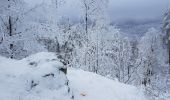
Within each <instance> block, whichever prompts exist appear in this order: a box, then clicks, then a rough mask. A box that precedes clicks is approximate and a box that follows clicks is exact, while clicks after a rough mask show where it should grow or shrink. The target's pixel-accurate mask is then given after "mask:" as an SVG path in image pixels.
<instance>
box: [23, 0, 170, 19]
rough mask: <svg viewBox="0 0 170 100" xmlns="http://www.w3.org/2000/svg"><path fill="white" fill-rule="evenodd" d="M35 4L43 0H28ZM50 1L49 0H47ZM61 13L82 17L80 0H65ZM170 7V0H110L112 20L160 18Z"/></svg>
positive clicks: (109, 10)
mask: <svg viewBox="0 0 170 100" xmlns="http://www.w3.org/2000/svg"><path fill="white" fill-rule="evenodd" d="M26 1H27V2H31V4H34V3H35V2H37V1H38V2H39V1H42V0H26ZM47 1H48V0H47ZM65 1H66V2H67V3H66V4H65V5H64V6H62V10H61V11H60V13H61V14H62V15H64V16H71V18H74V19H78V18H80V17H81V16H80V11H81V9H80V4H79V3H80V1H81V0H65ZM168 7H170V0H110V2H109V6H108V15H109V17H110V19H111V20H112V21H124V20H152V19H159V18H161V17H162V15H163V13H164V12H165V11H166V10H167V9H168Z"/></svg>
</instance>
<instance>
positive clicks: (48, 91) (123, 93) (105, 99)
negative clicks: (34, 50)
mask: <svg viewBox="0 0 170 100" xmlns="http://www.w3.org/2000/svg"><path fill="white" fill-rule="evenodd" d="M60 68H64V67H63V65H62V63H60V62H59V60H58V59H57V58H56V55H55V54H53V53H44V52H43V53H38V54H36V55H32V56H30V57H27V58H25V59H23V60H11V59H7V58H4V57H0V100H73V99H72V98H71V97H72V95H74V100H147V99H146V98H145V97H144V95H143V92H142V91H140V89H137V88H136V87H134V86H130V85H125V84H122V83H119V82H117V81H114V80H110V79H107V78H105V77H102V76H100V75H96V74H93V73H91V72H86V71H83V70H77V69H71V68H69V69H68V75H67V76H66V75H65V74H64V73H63V72H62V71H61V70H60ZM67 78H68V79H69V85H67V83H68V79H67Z"/></svg>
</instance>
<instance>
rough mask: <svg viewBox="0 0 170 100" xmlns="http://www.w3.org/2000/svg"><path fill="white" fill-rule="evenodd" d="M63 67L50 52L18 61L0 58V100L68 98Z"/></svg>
mask: <svg viewBox="0 0 170 100" xmlns="http://www.w3.org/2000/svg"><path fill="white" fill-rule="evenodd" d="M62 68H63V69H64V66H63V64H62V63H60V62H59V60H57V58H56V56H55V54H53V53H38V54H36V55H33V56H30V57H28V58H25V59H23V60H19V61H18V60H11V59H6V58H3V57H0V100H70V99H71V94H70V93H69V92H70V89H69V87H68V80H67V77H66V75H65V73H64V72H62V70H61V69H62Z"/></svg>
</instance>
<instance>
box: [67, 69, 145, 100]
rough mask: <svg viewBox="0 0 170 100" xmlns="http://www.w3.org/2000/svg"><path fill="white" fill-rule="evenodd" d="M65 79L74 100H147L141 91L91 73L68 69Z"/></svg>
mask: <svg viewBox="0 0 170 100" xmlns="http://www.w3.org/2000/svg"><path fill="white" fill-rule="evenodd" d="M67 77H68V79H69V81H70V86H71V88H72V90H73V93H74V96H75V100H147V99H146V98H145V96H144V94H143V92H142V91H141V89H138V88H136V87H134V86H131V85H125V84H122V83H120V82H118V81H114V80H111V79H108V78H105V77H103V76H100V75H97V74H93V73H91V72H86V71H83V70H76V69H69V70H68V75H67Z"/></svg>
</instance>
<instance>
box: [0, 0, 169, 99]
mask: <svg viewBox="0 0 170 100" xmlns="http://www.w3.org/2000/svg"><path fill="white" fill-rule="evenodd" d="M110 1H112V0H0V70H1V71H0V88H2V87H4V86H6V85H5V84H7V83H8V84H14V85H15V84H18V85H16V86H19V84H20V83H21V82H25V80H24V79H25V78H28V80H29V79H30V83H29V86H30V87H31V88H30V90H29V91H31V89H32V88H36V87H38V85H39V86H46V81H45V82H43V79H41V78H40V76H42V77H43V78H46V77H49V76H50V77H54V76H55V75H58V74H54V73H58V71H62V72H64V74H62V75H60V73H59V75H58V76H57V77H54V79H50V78H49V80H48V81H51V83H50V82H49V83H48V86H47V87H48V88H50V89H52V88H53V89H54V88H56V89H58V87H55V82H56V83H57V82H59V81H60V82H61V84H62V85H61V84H60V83H57V86H63V84H66V83H67V85H68V87H69V76H67V75H66V76H67V77H68V78H67V77H65V74H67V73H68V75H70V74H71V73H70V74H69V71H70V70H72V71H71V72H72V73H74V70H77V69H81V70H83V71H88V72H90V73H93V74H95V75H100V76H101V77H105V78H107V79H109V80H113V81H118V82H120V84H125V85H130V86H135V87H137V88H140V89H142V91H143V94H144V96H146V98H147V99H148V100H170V10H168V7H167V8H166V10H163V11H162V12H163V13H160V16H162V15H163V16H162V17H161V18H160V19H159V20H160V23H161V24H159V25H158V27H154V25H153V26H152V25H150V26H148V27H147V28H144V27H139V28H140V30H146V31H144V33H140V32H138V29H134V28H133V27H128V29H129V30H133V32H134V33H133V34H130V32H131V31H129V32H128V33H126V31H122V29H121V28H122V27H121V26H119V24H116V23H113V21H112V17H114V16H112V17H110V15H109V13H108V8H109V5H110ZM113 1H114V0H113ZM132 1H133V0H132ZM70 2H72V3H70ZM169 4H170V2H169ZM68 7H72V8H74V9H70V8H68ZM68 9H69V10H68ZM66 10H68V11H66ZM118 11H119V10H118ZM113 15H114V13H113ZM70 16H71V17H70ZM122 16H123V15H122ZM115 20H118V19H115ZM146 22H147V21H146ZM129 23H130V22H129ZM148 23H149V22H148ZM131 24H133V23H131ZM135 25H136V24H135ZM135 25H134V26H135ZM143 26H145V24H143ZM124 30H126V29H124ZM127 31H128V30H127ZM142 32H143V31H142ZM138 33H140V34H138ZM40 52H42V53H40ZM37 53H38V54H37ZM45 53H47V54H45ZM48 53H49V54H48ZM33 55H35V56H33ZM36 55H37V56H36ZM48 57H49V58H48ZM50 57H51V58H50ZM56 59H57V61H55V60H56ZM10 60H11V62H10ZM34 60H35V61H34ZM8 61H9V62H8ZM15 61H16V62H17V64H16V63H15ZM19 61H20V63H19ZM3 62H4V63H3ZM21 62H22V63H21ZM10 63H11V64H10ZM60 63H61V64H60ZM28 64H29V66H33V67H37V68H33V67H30V68H28V69H27V68H26V67H22V66H27V67H28ZM47 64H49V66H53V65H55V64H56V66H58V67H56V68H57V69H58V71H57V70H56V69H55V68H53V67H49V66H48V67H46V65H47ZM15 65H16V66H15ZM19 65H21V66H20V67H18V66H19ZM60 65H62V66H64V67H63V68H61V66H60ZM10 66H11V67H10ZM15 67H16V68H15ZM31 68H33V69H31ZM41 68H42V69H41ZM7 70H8V71H7ZM22 71H25V72H22ZM46 71H50V72H48V73H46V74H45V72H46ZM14 72H15V74H13V73H14ZM19 73H20V74H19ZM23 73H24V74H23ZM28 73H29V74H28ZM75 73H76V72H75ZM81 73H82V74H81ZM83 73H84V72H81V71H80V72H79V73H78V72H77V74H78V75H80V76H82V77H80V79H81V78H82V80H83V78H84V79H86V78H85V76H84V75H86V74H87V76H88V75H89V77H91V76H90V74H88V73H84V74H83ZM10 74H11V76H10ZM41 74H43V75H41ZM12 75H14V76H12ZM15 75H16V77H18V78H17V79H13V80H12V79H11V78H12V77H14V78H16V77H15ZM17 75H18V76H17ZM24 75H25V76H24ZM27 75H28V76H29V75H30V76H29V77H26V76H27ZM39 75H40V76H39ZM71 75H72V74H71ZM7 76H9V77H7ZM22 76H24V77H22ZM62 76H64V78H62ZM92 76H93V75H92ZM32 77H34V79H35V80H39V81H35V80H33V79H32ZM70 77H71V76H70ZM77 77H78V76H77ZM20 78H21V80H19V79H20ZM71 79H72V77H71ZM73 79H74V78H73ZM7 80H9V81H10V80H11V83H10V82H8V81H7ZM18 80H19V81H18ZM63 80H64V81H66V83H63ZM90 80H93V78H91V79H90ZM101 80H102V79H101ZM12 81H17V82H18V83H17V82H16V83H15V82H14V83H13V82H12ZM36 82H38V83H36ZM41 82H42V84H41ZM71 82H72V81H71ZM79 82H80V84H81V80H80V81H79ZM85 82H87V81H85ZM99 83H100V82H99ZM22 84H26V83H22ZM44 84H45V85H44ZM50 84H51V85H50ZM89 84H90V83H89ZM103 84H105V83H103ZM21 86H22V87H24V86H25V85H21ZM70 86H71V85H70ZM14 87H15V86H14ZM63 87H64V86H63ZM66 87H67V86H66ZM75 87H76V86H75ZM7 88H8V86H7V87H6V89H7ZM9 88H10V87H9ZM103 88H104V87H103ZM16 89H17V88H16ZM24 89H25V88H24ZM37 89H40V90H41V91H43V89H44V90H45V89H46V88H41V87H38V88H37ZM70 89H71V88H68V92H70V91H72V92H70V94H69V96H70V97H71V99H75V100H144V99H140V98H136V99H114V97H113V98H112V99H109V98H107V97H104V98H105V99H95V98H91V99H81V98H79V99H76V97H75V96H73V95H74V89H71V90H70ZM129 89H130V88H129ZM7 90H9V94H10V95H12V91H13V90H10V89H7ZM14 90H15V89H14ZM40 90H39V91H40ZM15 91H17V90H15ZM27 91H28V90H27ZM37 91H38V90H37ZM53 91H54V90H53ZM101 91H102V90H101ZM112 91H116V90H112ZM126 91H127V90H126ZM129 91H130V90H129ZM3 92H5V91H2V90H0V100H69V99H64V98H60V96H61V95H59V96H58V97H57V96H56V97H54V98H52V96H51V94H50V93H52V92H51V91H49V92H48V91H47V93H48V94H50V95H48V99H43V97H42V98H34V96H33V97H32V99H31V98H30V97H29V96H30V94H28V93H27V94H24V93H23V91H21V93H19V95H22V93H23V94H24V96H25V95H27V97H28V98H23V97H24V96H23V95H22V96H23V97H22V98H19V97H20V96H19V97H17V96H15V97H16V99H12V97H11V99H10V98H9V99H7V97H8V96H6V97H5V96H4V95H5V94H4V95H3V94H1V93H3ZM31 93H33V94H34V95H35V96H37V95H36V93H38V92H36V91H35V92H31ZM40 93H41V92H40ZM43 93H44V94H47V93H46V92H43ZM54 93H55V94H57V93H62V92H61V91H59V92H56V91H55V92H54ZM106 94H107V92H106ZM42 95H43V94H42ZM80 95H82V96H86V94H85V93H84V94H82V93H81V94H80ZM12 96H13V95H12ZM38 96H39V95H38ZM50 96H51V97H50ZM120 96H121V94H120ZM122 96H123V94H122ZM57 98H58V99H57ZM147 99H146V100H147Z"/></svg>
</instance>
